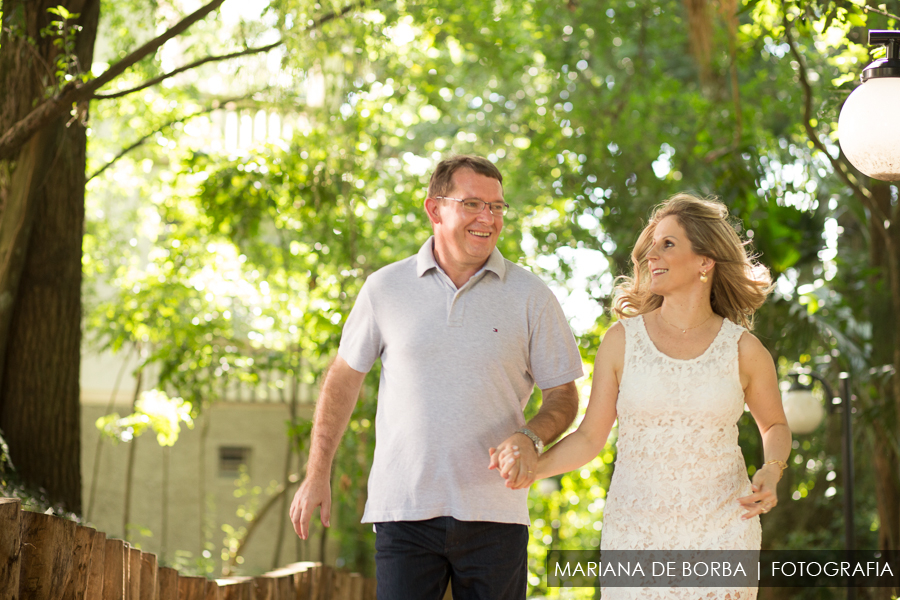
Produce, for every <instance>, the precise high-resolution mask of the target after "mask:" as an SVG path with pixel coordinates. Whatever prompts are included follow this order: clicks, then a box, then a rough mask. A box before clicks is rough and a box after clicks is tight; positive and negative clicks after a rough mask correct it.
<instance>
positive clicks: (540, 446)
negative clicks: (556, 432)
mask: <svg viewBox="0 0 900 600" xmlns="http://www.w3.org/2000/svg"><path fill="white" fill-rule="evenodd" d="M516 433H524V434H525V435H527V436H528V439H530V440H531V441H532V442H534V449H535V450H536V451H537V455H538V456H540V455H541V453H542V452H543V451H544V442H543V440H541V438H539V437H538V435H537V434H536V433H535V432H533V431H532V430H530V429H528V428H527V427H523V428H521V429H516Z"/></svg>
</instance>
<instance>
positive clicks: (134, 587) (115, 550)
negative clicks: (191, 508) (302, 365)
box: [0, 498, 375, 600]
mask: <svg viewBox="0 0 900 600" xmlns="http://www.w3.org/2000/svg"><path fill="white" fill-rule="evenodd" d="M16 599H18V600H375V580H374V579H367V578H364V577H362V576H361V575H359V574H357V573H348V572H346V571H339V570H336V569H333V568H331V567H327V566H324V565H321V564H319V563H296V564H293V565H289V566H287V567H284V568H282V569H278V570H277V571H272V572H270V573H266V574H265V575H261V576H259V577H230V578H227V579H216V580H209V579H206V578H205V577H186V576H182V575H179V574H178V571H176V570H175V569H170V568H168V567H160V566H158V565H157V562H156V555H155V554H150V553H148V552H141V551H140V550H138V549H137V548H132V547H130V546H129V544H128V543H127V542H125V541H123V540H117V539H111V538H109V539H108V538H107V537H106V534H105V533H102V532H99V531H97V530H95V529H92V528H90V527H83V526H81V525H78V524H77V523H75V522H73V521H69V520H67V519H62V518H60V517H54V516H51V515H45V514H41V513H34V512H29V511H23V510H21V503H20V501H19V500H18V499H11V498H0V600H16Z"/></svg>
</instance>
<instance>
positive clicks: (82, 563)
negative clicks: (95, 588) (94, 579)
mask: <svg viewBox="0 0 900 600" xmlns="http://www.w3.org/2000/svg"><path fill="white" fill-rule="evenodd" d="M96 539H97V530H96V529H93V528H91V527H83V526H81V525H79V526H77V527H76V528H75V545H74V547H73V550H72V560H73V564H72V576H71V577H69V583H68V585H67V586H66V591H65V592H63V595H62V597H63V600H84V597H85V595H86V594H87V586H88V577H89V576H90V572H91V558H92V551H93V549H94V541H95V540H96Z"/></svg>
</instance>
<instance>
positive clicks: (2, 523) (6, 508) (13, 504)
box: [0, 498, 22, 599]
mask: <svg viewBox="0 0 900 600" xmlns="http://www.w3.org/2000/svg"><path fill="white" fill-rule="evenodd" d="M21 509H22V502H21V501H20V500H19V499H18V498H0V598H13V599H15V598H18V597H19V567H20V564H21V561H20V558H21V552H22V525H21V520H22V517H21V512H22V510H21Z"/></svg>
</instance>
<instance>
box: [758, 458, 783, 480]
mask: <svg viewBox="0 0 900 600" xmlns="http://www.w3.org/2000/svg"><path fill="white" fill-rule="evenodd" d="M766 465H775V466H776V467H778V468H779V469H781V470H780V471H778V481H781V478H782V477H783V476H784V470H785V469H787V468H788V465H787V463H786V462H784V461H783V460H767V461H766V462H765V463H764V464H763V466H764V467H765V466H766Z"/></svg>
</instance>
